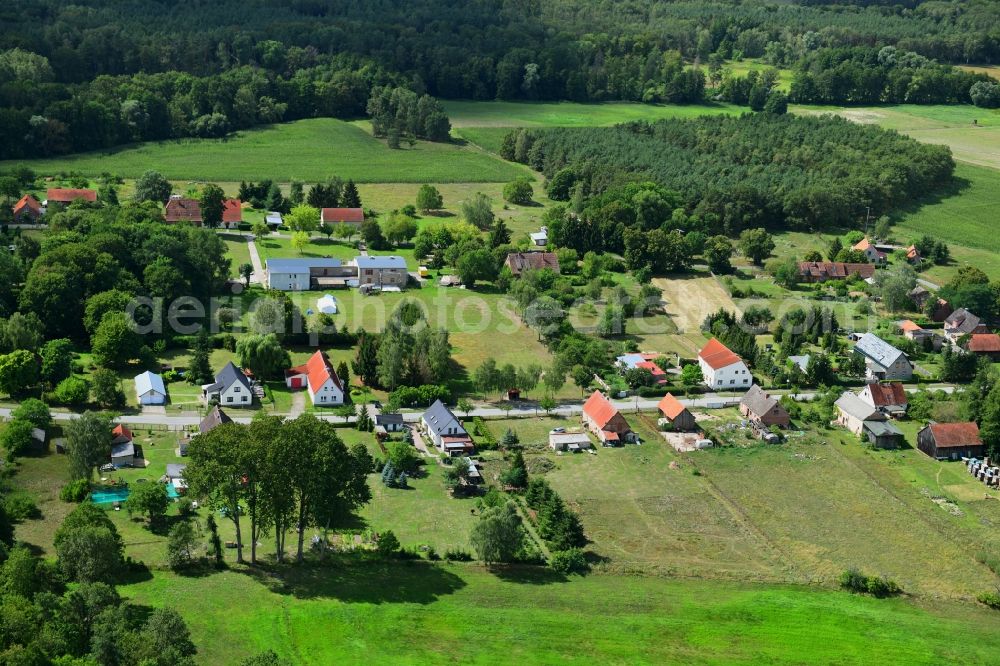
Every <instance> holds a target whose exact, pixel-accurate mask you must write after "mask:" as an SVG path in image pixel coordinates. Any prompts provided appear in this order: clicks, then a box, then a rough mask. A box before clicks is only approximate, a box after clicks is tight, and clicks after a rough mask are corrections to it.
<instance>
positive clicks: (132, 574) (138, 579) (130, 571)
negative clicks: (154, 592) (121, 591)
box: [115, 561, 153, 585]
mask: <svg viewBox="0 0 1000 666" xmlns="http://www.w3.org/2000/svg"><path fill="white" fill-rule="evenodd" d="M151 580H153V572H152V571H150V570H149V567H147V566H146V565H145V564H143V563H142V562H135V561H131V562H129V564H128V566H126V567H124V568H123V569H122V573H121V575H120V576H117V577H116V579H115V583H117V584H118V585H134V584H136V583H146V582H149V581H151Z"/></svg>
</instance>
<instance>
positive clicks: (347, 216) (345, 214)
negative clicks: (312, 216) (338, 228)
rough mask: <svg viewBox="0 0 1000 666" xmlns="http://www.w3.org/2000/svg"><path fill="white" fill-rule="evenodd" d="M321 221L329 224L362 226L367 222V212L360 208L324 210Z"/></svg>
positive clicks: (320, 217) (321, 212) (321, 213)
mask: <svg viewBox="0 0 1000 666" xmlns="http://www.w3.org/2000/svg"><path fill="white" fill-rule="evenodd" d="M319 219H320V221H321V222H326V223H327V224H354V225H360V224H361V223H362V222H364V221H365V212H364V211H363V210H362V209H360V208H324V209H323V210H322V211H320V216H319Z"/></svg>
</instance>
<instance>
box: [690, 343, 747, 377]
mask: <svg viewBox="0 0 1000 666" xmlns="http://www.w3.org/2000/svg"><path fill="white" fill-rule="evenodd" d="M698 358H700V359H701V360H703V361H705V363H707V364H708V365H709V367H710V368H712V369H713V370H718V369H719V368H725V367H728V366H730V365H732V364H734V363H739V362H740V361H742V360H743V359H741V358H740V357H739V356H738V355H737V354H736V353H735V352H734V351H732V350H731V349H729V347H727V346H726V345H724V344H722V343H721V342H719V341H718V340H717V339H715V338H712V339H711V340H709V341H708V344H706V345H705V346H704V347H703V348H702V350H701V351H700V352H698Z"/></svg>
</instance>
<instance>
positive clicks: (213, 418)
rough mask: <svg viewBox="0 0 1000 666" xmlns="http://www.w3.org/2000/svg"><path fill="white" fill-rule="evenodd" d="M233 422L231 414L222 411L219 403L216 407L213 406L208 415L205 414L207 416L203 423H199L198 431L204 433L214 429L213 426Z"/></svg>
mask: <svg viewBox="0 0 1000 666" xmlns="http://www.w3.org/2000/svg"><path fill="white" fill-rule="evenodd" d="M232 422H233V420H232V419H231V418H229V416H228V415H227V414H226V413H225V412H224V411H222V408H220V407H219V406H218V405H215V406H214V407H212V410H211V411H210V412H209V413H208V414H207V415H205V418H203V419H202V420H201V423H199V424H198V431H199V432H201V433H202V434H205V433H206V432H208V431H209V430H212V429H213V428H215V427H217V426H220V425H222V424H223V423H232Z"/></svg>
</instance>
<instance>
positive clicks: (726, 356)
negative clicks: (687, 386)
mask: <svg viewBox="0 0 1000 666" xmlns="http://www.w3.org/2000/svg"><path fill="white" fill-rule="evenodd" d="M698 365H699V366H701V376H702V378H703V379H704V381H705V385H706V386H708V387H709V388H712V389H719V390H725V389H728V390H732V391H735V390H736V389H746V388H749V387H750V385H751V384H753V375H751V374H750V369H749V368H748V367H747V364H746V363H744V362H743V359H741V358H740V357H739V355H737V354H736V352H734V351H732V350H731V349H729V347H727V346H726V345H724V344H722V343H721V342H719V341H718V340H717V339H715V338H712V339H711V340H709V341H708V344H706V345H705V346H704V347H703V348H702V350H701V351H700V352H698Z"/></svg>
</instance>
